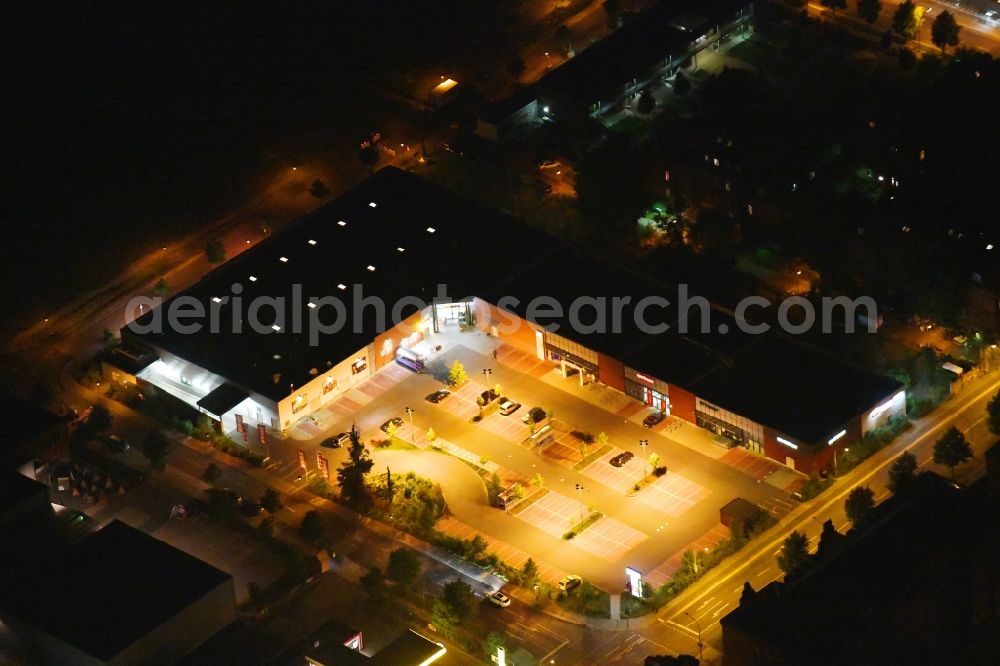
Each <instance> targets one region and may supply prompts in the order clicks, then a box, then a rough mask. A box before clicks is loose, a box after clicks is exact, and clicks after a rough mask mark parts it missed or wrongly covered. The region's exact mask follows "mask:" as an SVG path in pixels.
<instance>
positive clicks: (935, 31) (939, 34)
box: [931, 10, 962, 52]
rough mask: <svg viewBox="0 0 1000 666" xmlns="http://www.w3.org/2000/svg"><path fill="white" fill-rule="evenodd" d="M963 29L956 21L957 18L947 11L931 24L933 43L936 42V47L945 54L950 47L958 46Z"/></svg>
mask: <svg viewBox="0 0 1000 666" xmlns="http://www.w3.org/2000/svg"><path fill="white" fill-rule="evenodd" d="M961 29H962V28H961V26H959V25H958V23H957V22H956V21H955V16H954V15H953V14H952V13H951V12H949V11H948V10H945V11H943V12H941V13H940V14H938V15H937V17H936V18H935V19H934V23H932V24H931V41H932V42H934V46H936V47H938V48H939V49H941V51H942V52H945V51H947V50H948V47H949V46H958V32H959V30H961Z"/></svg>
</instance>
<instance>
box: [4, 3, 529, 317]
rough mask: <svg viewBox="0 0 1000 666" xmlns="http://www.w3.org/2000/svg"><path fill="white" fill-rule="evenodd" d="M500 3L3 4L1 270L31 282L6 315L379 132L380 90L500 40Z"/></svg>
mask: <svg viewBox="0 0 1000 666" xmlns="http://www.w3.org/2000/svg"><path fill="white" fill-rule="evenodd" d="M506 4H507V5H508V6H509V7H512V6H514V5H517V4H519V3H506ZM504 5H505V3H499V2H457V1H453V0H434V1H433V2H430V1H425V2H406V3H403V2H391V1H388V0H385V1H374V2H372V1H366V2H363V3H358V2H311V3H288V4H285V3H282V4H280V5H279V4H274V3H268V4H267V5H258V4H255V3H243V2H213V3H201V2H187V3H169V4H167V3H162V4H160V3H158V4H147V3H98V4H89V3H86V4H77V3H60V4H54V5H46V6H45V7H44V8H42V7H41V6H35V5H34V4H32V3H20V4H19V5H18V6H7V7H6V8H5V9H4V11H3V13H4V15H5V18H4V20H3V24H4V28H3V32H4V34H3V37H2V42H3V47H2V48H3V49H4V51H5V55H4V57H3V66H4V70H5V71H4V74H3V77H4V81H5V84H4V86H3V88H4V90H5V91H6V94H5V95H4V97H5V98H6V102H5V103H4V104H3V111H2V113H3V116H4V117H3V127H4V131H3V134H4V142H3V144H4V147H3V151H4V153H5V155H4V162H5V165H6V169H5V171H6V176H5V177H4V179H3V186H2V187H3V191H2V201H3V204H2V205H3V211H2V219H3V224H4V227H5V228H6V230H7V233H6V234H5V239H4V240H5V242H4V253H3V254H4V259H5V260H4V262H3V263H4V264H5V266H4V271H5V276H4V277H5V280H4V282H5V284H20V285H29V284H30V289H29V290H26V291H18V292H17V293H9V292H8V293H6V294H5V296H4V303H3V306H2V307H3V309H4V310H5V311H8V310H14V311H28V310H30V311H32V314H33V315H34V314H37V313H39V312H43V311H44V309H45V308H48V307H52V306H54V305H56V304H57V303H58V302H59V301H61V300H64V299H65V298H66V297H67V296H68V295H70V294H71V293H73V292H78V291H80V290H82V289H83V288H85V287H87V286H91V285H94V284H97V283H98V282H99V281H100V280H101V279H102V278H105V279H106V278H107V277H109V276H111V275H114V274H115V273H116V271H117V269H120V268H121V266H122V265H124V264H125V263H126V262H127V261H128V258H129V254H130V253H138V252H141V251H142V250H144V249H148V248H151V247H155V246H156V244H157V243H158V242H160V241H161V240H164V239H167V238H171V237H175V236H176V235H177V234H178V232H182V231H185V230H187V229H190V228H192V227H194V226H197V225H198V224H200V223H203V222H205V221H206V220H208V219H210V217H211V215H212V214H213V213H218V212H220V211H222V210H224V209H225V207H226V206H228V205H231V204H233V203H236V202H239V201H240V200H241V195H245V194H246V192H247V191H248V189H249V188H251V187H252V186H253V184H254V183H255V181H257V179H260V178H262V177H264V176H265V175H266V173H267V170H268V169H269V168H273V167H276V166H278V165H281V164H293V163H294V160H295V159H300V158H302V157H304V156H312V155H316V156H321V157H322V156H324V155H325V154H326V153H327V151H334V150H338V149H340V150H342V149H343V148H344V147H345V146H348V145H351V146H353V145H354V142H355V139H356V137H357V136H359V135H360V133H362V132H366V131H370V130H371V129H376V128H373V127H368V126H367V125H366V124H368V123H372V122H373V121H372V120H371V119H372V117H373V114H374V111H373V110H372V109H371V108H370V107H371V106H373V102H372V99H371V98H372V93H371V90H373V89H374V88H375V87H376V86H378V85H380V84H381V85H384V84H385V82H387V81H391V79H392V77H394V76H396V77H403V78H405V77H407V76H408V75H409V73H410V72H415V71H420V69H421V68H426V67H433V66H436V65H437V64H439V63H444V64H446V65H447V64H450V60H449V55H448V54H453V53H456V52H460V51H461V50H463V49H466V48H468V47H469V46H470V45H472V44H476V45H478V46H477V48H479V49H485V50H486V51H487V52H498V51H499V49H497V48H495V46H496V44H497V42H502V41H504V40H509V39H510V38H511V37H510V36H509V35H504V34H503V32H502V30H498V29H497V25H498V22H497V21H491V20H490V18H491V16H497V17H499V15H500V14H501V13H502V12H504V11H507V10H508V8H509V7H505V6H504ZM510 23H511V22H510V21H506V22H500V23H499V24H501V25H502V24H510ZM482 66H483V67H484V68H488V64H487V63H485V62H484V63H483V65H482ZM374 117H377V115H376V116H374ZM53 267H58V268H57V269H55V270H53ZM67 292H70V293H67Z"/></svg>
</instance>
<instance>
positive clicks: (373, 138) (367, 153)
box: [358, 133, 379, 174]
mask: <svg viewBox="0 0 1000 666" xmlns="http://www.w3.org/2000/svg"><path fill="white" fill-rule="evenodd" d="M378 141H379V136H378V134H375V133H372V134H371V135H370V136H369V138H367V139H363V140H362V141H361V144H360V145H359V146H358V159H359V160H361V163H362V164H364V165H366V166H367V167H368V173H370V174H371V173H375V165H376V164H378V160H379V154H378Z"/></svg>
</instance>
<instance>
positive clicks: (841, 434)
mask: <svg viewBox="0 0 1000 666" xmlns="http://www.w3.org/2000/svg"><path fill="white" fill-rule="evenodd" d="M846 434H847V431H846V430H841V431H840V432H838V433H837V434H836V435H834V436H833V437H831V438H830V439H828V440H826V443H827V444H828V445H829V444H833V443H834V442H836V441H837V440H838V439H840V438H841V437H843V436H844V435H846Z"/></svg>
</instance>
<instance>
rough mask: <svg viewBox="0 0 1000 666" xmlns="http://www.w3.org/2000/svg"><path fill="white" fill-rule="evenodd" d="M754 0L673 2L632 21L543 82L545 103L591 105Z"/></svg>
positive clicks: (681, 50)
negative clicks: (548, 99)
mask: <svg viewBox="0 0 1000 666" xmlns="http://www.w3.org/2000/svg"><path fill="white" fill-rule="evenodd" d="M751 5H752V3H751V2H749V1H748V0H669V1H664V2H660V3H659V4H657V5H656V6H655V7H653V8H652V9H650V10H648V11H645V12H643V13H641V14H638V15H636V16H633V17H631V20H630V21H629V22H628V23H626V24H625V25H624V26H622V27H621V28H619V29H618V30H616V31H614V32H613V33H611V34H610V35H608V36H607V37H605V38H604V39H603V40H601V41H600V42H597V43H596V44H594V45H593V46H590V47H589V48H586V49H584V50H583V51H582V52H581V53H580V54H578V55H577V56H576V57H574V58H571V59H570V60H568V61H566V62H565V63H563V64H562V65H560V66H559V67H557V68H556V69H554V70H552V71H551V72H549V73H548V74H546V75H545V76H544V77H542V78H541V79H539V80H538V81H537V82H536V83H535V84H534V87H535V89H536V90H537V91H538V93H539V95H540V96H541V97H544V96H546V95H553V96H556V97H560V98H564V99H572V100H575V101H576V102H582V103H586V104H591V103H593V102H597V101H599V100H600V99H601V96H602V95H607V94H609V93H610V92H611V91H613V90H620V89H621V86H623V85H625V83H627V82H628V81H630V80H632V79H633V78H636V77H638V76H642V75H644V74H645V73H646V72H647V71H649V70H651V69H652V68H653V67H654V66H655V65H656V64H657V63H659V62H660V61H663V60H665V59H666V58H667V56H668V55H669V56H679V55H682V54H683V53H686V52H687V51H688V48H689V46H690V45H691V43H692V42H693V41H694V40H696V39H697V38H698V37H700V36H701V35H702V34H704V32H705V31H706V30H707V29H709V28H711V27H714V26H715V25H716V24H717V23H722V22H723V21H728V20H730V19H731V18H734V17H735V16H736V14H737V12H738V11H740V10H741V9H743V8H745V7H749V6H751Z"/></svg>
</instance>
